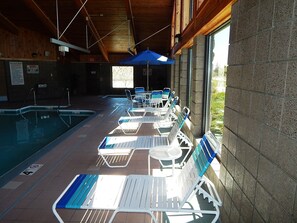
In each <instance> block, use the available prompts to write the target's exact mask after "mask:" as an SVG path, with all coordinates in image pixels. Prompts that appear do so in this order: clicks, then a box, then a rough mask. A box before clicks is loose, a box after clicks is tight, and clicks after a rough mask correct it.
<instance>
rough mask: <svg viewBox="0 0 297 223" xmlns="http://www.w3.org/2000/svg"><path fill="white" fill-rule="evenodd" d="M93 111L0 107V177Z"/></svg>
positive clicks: (45, 107) (41, 107)
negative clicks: (4, 108) (3, 108)
mask: <svg viewBox="0 0 297 223" xmlns="http://www.w3.org/2000/svg"><path fill="white" fill-rule="evenodd" d="M94 113H95V112H93V111H91V110H66V109H64V110H61V109H57V108H55V107H49V106H30V107H25V108H21V109H6V110H1V109H0V123H1V125H0V140H1V143H0V181H1V178H2V177H3V175H6V174H7V173H8V172H11V171H12V170H13V169H15V168H16V167H17V166H20V164H22V163H24V162H26V160H28V159H29V158H30V157H32V156H34V155H36V154H37V153H38V151H40V150H41V149H42V148H44V147H45V146H46V145H48V144H49V143H51V142H53V141H54V140H55V139H57V138H58V137H59V136H61V135H62V134H64V133H65V132H67V131H68V130H70V129H72V128H73V127H74V126H77V125H78V124H79V123H81V122H82V121H83V120H85V119H87V118H88V117H90V116H91V115H92V114H94Z"/></svg>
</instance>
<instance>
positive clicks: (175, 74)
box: [170, 55, 180, 96]
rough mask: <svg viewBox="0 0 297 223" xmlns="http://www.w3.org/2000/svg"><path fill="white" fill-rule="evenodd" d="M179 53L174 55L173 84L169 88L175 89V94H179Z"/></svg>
mask: <svg viewBox="0 0 297 223" xmlns="http://www.w3.org/2000/svg"><path fill="white" fill-rule="evenodd" d="M179 61H180V55H177V56H176V57H175V63H174V70H173V85H171V87H170V88H171V89H172V90H174V91H175V94H176V95H177V96H179V69H180V68H179V64H180V62H179Z"/></svg>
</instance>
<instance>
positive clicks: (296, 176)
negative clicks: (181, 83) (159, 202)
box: [219, 0, 297, 223]
mask: <svg viewBox="0 0 297 223" xmlns="http://www.w3.org/2000/svg"><path fill="white" fill-rule="evenodd" d="M228 64H229V66H228V72H227V89H226V102H225V116H224V133H223V145H222V157H221V159H222V165H221V171H220V186H219V191H220V195H221V198H222V199H223V207H222V209H221V213H222V214H221V220H222V222H223V223H233V222H246V223H250V222H286V223H294V222H297V112H296V111H297V0H237V1H236V2H235V3H234V5H233V6H232V15H231V27H230V47H229V59H228Z"/></svg>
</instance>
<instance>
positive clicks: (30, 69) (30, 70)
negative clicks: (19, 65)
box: [27, 65, 39, 74]
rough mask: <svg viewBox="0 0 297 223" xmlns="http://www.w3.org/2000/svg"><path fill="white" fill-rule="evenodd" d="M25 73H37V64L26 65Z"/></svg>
mask: <svg viewBox="0 0 297 223" xmlns="http://www.w3.org/2000/svg"><path fill="white" fill-rule="evenodd" d="M27 74H39V66H38V65H27Z"/></svg>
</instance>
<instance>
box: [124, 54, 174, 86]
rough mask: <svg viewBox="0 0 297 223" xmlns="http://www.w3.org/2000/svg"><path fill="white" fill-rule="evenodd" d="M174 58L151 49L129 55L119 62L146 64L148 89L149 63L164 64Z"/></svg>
mask: <svg viewBox="0 0 297 223" xmlns="http://www.w3.org/2000/svg"><path fill="white" fill-rule="evenodd" d="M173 63H174V60H172V59H169V58H168V57H165V56H162V55H160V54H158V53H155V52H153V51H151V50H145V51H142V52H140V53H139V54H137V55H135V56H132V57H129V58H127V59H124V60H121V61H120V64H127V65H146V76H147V90H149V66H150V65H166V64H173Z"/></svg>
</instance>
